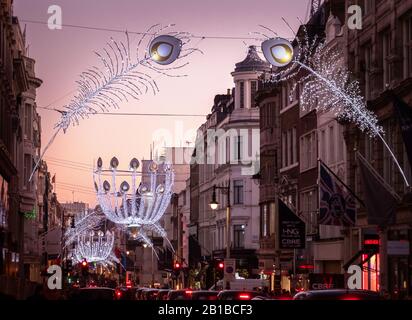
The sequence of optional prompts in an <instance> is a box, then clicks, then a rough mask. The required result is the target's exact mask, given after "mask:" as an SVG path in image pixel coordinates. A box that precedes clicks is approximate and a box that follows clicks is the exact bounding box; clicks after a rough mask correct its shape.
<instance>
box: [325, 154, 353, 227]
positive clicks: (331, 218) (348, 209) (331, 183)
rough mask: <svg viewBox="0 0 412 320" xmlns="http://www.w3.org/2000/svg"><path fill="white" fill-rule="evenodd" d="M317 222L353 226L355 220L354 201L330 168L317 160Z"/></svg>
mask: <svg viewBox="0 0 412 320" xmlns="http://www.w3.org/2000/svg"><path fill="white" fill-rule="evenodd" d="M319 198H320V203H319V224H323V225H333V226H346V227H348V226H353V225H354V224H355V221H356V203H355V198H354V196H353V195H352V194H350V193H349V192H347V191H346V190H345V189H344V185H343V184H342V183H340V182H339V181H338V180H337V179H336V178H335V177H334V176H333V175H332V174H331V171H330V169H329V168H328V167H327V166H326V165H325V164H324V163H323V162H321V161H320V162H319Z"/></svg>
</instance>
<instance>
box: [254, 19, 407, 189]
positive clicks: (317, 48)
mask: <svg viewBox="0 0 412 320" xmlns="http://www.w3.org/2000/svg"><path fill="white" fill-rule="evenodd" d="M284 22H285V23H286V24H287V25H288V26H289V27H290V25H289V24H288V23H287V22H286V21H285V20H284ZM301 24H302V30H303V36H301V35H297V36H296V38H295V40H296V43H297V46H295V48H294V47H293V45H292V43H291V42H290V41H288V40H286V39H283V38H279V37H278V36H277V34H276V33H275V32H274V31H272V30H270V29H269V28H266V27H264V28H265V29H266V30H269V31H271V32H273V34H274V36H275V37H269V36H267V35H265V34H263V33H258V34H259V35H261V36H263V37H264V39H261V40H263V42H262V46H261V48H262V52H263V55H264V56H265V58H266V60H267V61H268V62H269V63H271V64H272V65H273V66H275V67H276V69H275V71H274V72H273V73H272V75H271V77H270V80H269V81H271V82H282V81H287V80H289V79H292V78H293V79H295V84H294V86H293V88H292V90H291V95H292V94H293V93H294V91H295V90H296V89H297V88H298V86H299V85H300V86H301V87H302V93H301V96H300V102H301V107H302V109H304V110H307V109H309V110H310V109H312V108H314V109H317V110H320V111H333V112H334V113H335V115H336V116H337V118H338V119H342V120H347V121H350V122H352V123H354V124H356V125H357V126H358V128H359V129H360V130H361V131H365V132H367V134H369V135H370V136H371V137H378V138H379V139H380V140H382V142H383V144H384V145H385V147H386V149H387V150H388V151H389V153H390V154H391V156H392V158H393V160H394V162H395V164H396V165H397V167H398V169H399V171H400V173H401V175H402V177H403V179H404V181H405V184H406V185H407V186H409V183H408V180H407V179H406V176H405V173H404V172H403V169H402V167H401V166H400V165H399V162H398V160H397V159H396V156H395V155H394V153H393V151H392V150H391V148H390V147H389V145H388V144H387V142H386V141H385V139H384V138H383V135H382V134H383V129H382V127H381V126H379V125H378V119H377V117H376V115H375V114H374V113H373V112H371V111H370V110H368V109H367V107H366V103H365V99H364V97H363V96H362V95H361V90H360V88H359V82H358V81H354V80H351V79H350V72H349V71H348V69H347V68H346V67H345V66H344V64H343V63H342V59H343V54H342V52H340V51H339V50H338V49H336V48H334V47H332V46H331V47H328V46H327V44H326V43H325V41H324V40H323V39H320V38H319V37H318V36H317V35H315V36H313V37H312V39H310V37H309V35H308V31H307V29H306V25H305V24H304V23H302V22H301ZM292 31H293V30H292Z"/></svg>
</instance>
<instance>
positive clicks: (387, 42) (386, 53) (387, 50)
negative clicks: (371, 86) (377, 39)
mask: <svg viewBox="0 0 412 320" xmlns="http://www.w3.org/2000/svg"><path fill="white" fill-rule="evenodd" d="M390 54H391V34H390V32H389V31H385V32H384V33H383V34H382V68H383V88H384V89H385V88H387V87H388V86H389V85H390V82H391V76H390V73H391V70H390V63H389V57H390Z"/></svg>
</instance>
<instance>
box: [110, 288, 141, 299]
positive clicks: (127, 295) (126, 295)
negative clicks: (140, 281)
mask: <svg viewBox="0 0 412 320" xmlns="http://www.w3.org/2000/svg"><path fill="white" fill-rule="evenodd" d="M137 289H138V288H137V287H117V288H116V291H115V294H116V300H136V291H137Z"/></svg>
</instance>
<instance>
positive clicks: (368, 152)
mask: <svg viewBox="0 0 412 320" xmlns="http://www.w3.org/2000/svg"><path fill="white" fill-rule="evenodd" d="M373 146H374V140H373V138H371V137H369V136H368V135H367V134H366V135H365V153H364V155H365V159H366V160H368V161H369V162H372V161H373V160H374V157H373Z"/></svg>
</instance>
